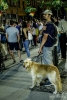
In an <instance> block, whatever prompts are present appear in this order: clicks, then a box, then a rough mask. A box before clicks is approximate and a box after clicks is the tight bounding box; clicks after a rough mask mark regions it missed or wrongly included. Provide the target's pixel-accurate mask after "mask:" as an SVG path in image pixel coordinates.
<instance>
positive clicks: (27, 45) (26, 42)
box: [22, 21, 30, 58]
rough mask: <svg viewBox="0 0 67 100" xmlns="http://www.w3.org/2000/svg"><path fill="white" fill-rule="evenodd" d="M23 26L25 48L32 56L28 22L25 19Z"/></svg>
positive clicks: (28, 54)
mask: <svg viewBox="0 0 67 100" xmlns="http://www.w3.org/2000/svg"><path fill="white" fill-rule="evenodd" d="M22 26H23V27H22V35H23V46H24V48H25V51H26V53H27V56H28V58H30V51H29V40H28V28H27V23H26V22H25V21H23V23H22Z"/></svg>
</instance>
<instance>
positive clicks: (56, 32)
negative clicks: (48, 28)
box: [49, 23, 58, 45]
mask: <svg viewBox="0 0 67 100" xmlns="http://www.w3.org/2000/svg"><path fill="white" fill-rule="evenodd" d="M52 24H53V25H54V33H55V34H54V37H52V36H51V35H50V34H49V36H50V37H51V38H52V40H53V45H55V44H56V43H57V40H58V39H57V36H58V31H57V26H56V25H55V24H54V23H52Z"/></svg>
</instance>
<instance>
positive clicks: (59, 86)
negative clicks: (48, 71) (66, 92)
mask: <svg viewBox="0 0 67 100" xmlns="http://www.w3.org/2000/svg"><path fill="white" fill-rule="evenodd" d="M56 83H57V90H58V91H59V92H62V83H61V78H60V74H59V72H58V75H57V80H56Z"/></svg>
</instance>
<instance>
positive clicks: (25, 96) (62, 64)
mask: <svg viewBox="0 0 67 100" xmlns="http://www.w3.org/2000/svg"><path fill="white" fill-rule="evenodd" d="M30 53H31V58H32V57H34V56H36V55H38V47H36V48H32V49H31V50H30ZM15 57H16V63H15V64H12V62H13V61H12V59H11V57H9V59H8V60H7V61H5V62H4V63H5V66H6V70H4V71H3V72H2V74H1V73H0V100H67V77H65V78H62V83H63V91H62V93H61V94H60V93H57V94H56V95H54V94H52V92H51V91H47V89H45V91H42V90H37V89H33V90H30V89H29V87H30V85H31V76H30V75H29V73H28V72H27V71H26V70H25V69H24V68H23V65H22V63H19V58H18V56H17V54H16V53H15ZM26 58H27V55H26V53H25V52H22V59H23V60H24V59H26ZM58 68H59V69H60V70H61V73H62V71H63V69H65V70H67V61H59V67H58ZM51 90H52V89H51Z"/></svg>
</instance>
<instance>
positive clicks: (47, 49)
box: [38, 10, 55, 86]
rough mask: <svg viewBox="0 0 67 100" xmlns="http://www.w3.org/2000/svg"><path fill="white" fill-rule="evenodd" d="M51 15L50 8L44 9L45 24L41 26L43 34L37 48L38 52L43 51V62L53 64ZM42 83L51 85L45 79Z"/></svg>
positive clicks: (53, 28)
mask: <svg viewBox="0 0 67 100" xmlns="http://www.w3.org/2000/svg"><path fill="white" fill-rule="evenodd" d="M51 16H52V11H51V10H45V11H44V12H43V17H44V19H45V20H46V24H45V26H44V28H43V34H42V42H41V45H40V48H39V51H38V52H39V54H40V53H43V62H44V64H50V65H53V56H52V51H53V48H54V46H53V39H52V38H51V37H53V38H54V36H55V27H54V25H53V24H52V22H51ZM44 85H46V86H48V85H51V83H50V82H49V81H48V80H46V83H44Z"/></svg>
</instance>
